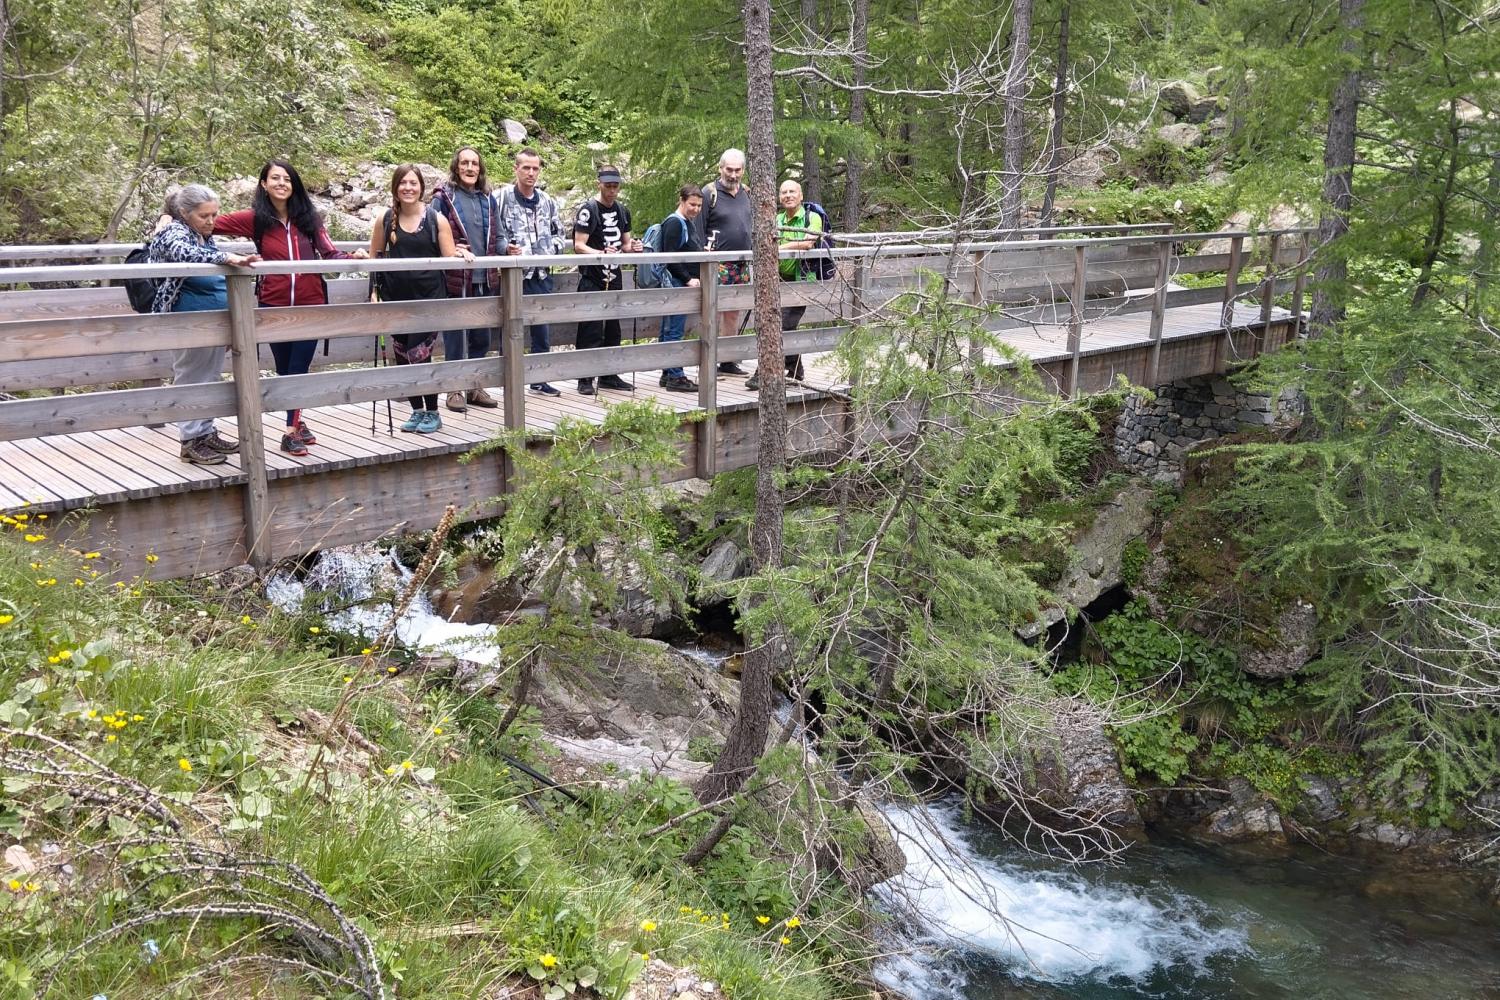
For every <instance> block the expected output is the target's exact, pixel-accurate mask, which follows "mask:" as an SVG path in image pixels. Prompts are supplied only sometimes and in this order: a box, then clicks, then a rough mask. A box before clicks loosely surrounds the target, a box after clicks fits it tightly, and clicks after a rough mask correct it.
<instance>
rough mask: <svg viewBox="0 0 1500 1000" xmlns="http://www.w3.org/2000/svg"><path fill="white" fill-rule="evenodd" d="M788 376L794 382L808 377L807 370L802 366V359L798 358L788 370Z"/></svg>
mask: <svg viewBox="0 0 1500 1000" xmlns="http://www.w3.org/2000/svg"><path fill="white" fill-rule="evenodd" d="M786 377H787V378H788V379H789V380H791V381H793V382H801V381H804V380H805V379H806V378H807V371H806V370H805V369H804V368H803V367H802V359H801V358H798V359H797V360H796V361H795V362H794V363H793V364H792V365H791V367H789V368H788V369H787V370H786Z"/></svg>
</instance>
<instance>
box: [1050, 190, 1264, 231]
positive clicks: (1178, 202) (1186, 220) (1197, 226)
mask: <svg viewBox="0 0 1500 1000" xmlns="http://www.w3.org/2000/svg"><path fill="white" fill-rule="evenodd" d="M1235 201H1236V195H1235V192H1234V189H1233V188H1232V187H1230V186H1229V185H1227V184H1210V183H1208V182H1206V181H1199V182H1197V183H1189V184H1177V185H1175V186H1173V187H1170V188H1160V187H1149V186H1145V185H1140V184H1128V185H1120V184H1106V185H1105V186H1104V187H1102V188H1100V189H1099V190H1097V191H1080V192H1063V193H1061V194H1060V196H1059V201H1058V205H1059V208H1060V212H1059V220H1060V221H1061V222H1063V223H1065V224H1068V223H1071V224H1077V225H1096V226H1102V225H1119V224H1124V223H1143V222H1170V223H1172V225H1173V226H1175V227H1176V228H1177V229H1179V230H1181V231H1184V232H1207V231H1211V230H1214V229H1218V228H1219V227H1220V226H1222V225H1223V224H1224V220H1225V219H1227V218H1229V216H1230V214H1231V213H1232V212H1233V211H1234V209H1235V207H1236V204H1235Z"/></svg>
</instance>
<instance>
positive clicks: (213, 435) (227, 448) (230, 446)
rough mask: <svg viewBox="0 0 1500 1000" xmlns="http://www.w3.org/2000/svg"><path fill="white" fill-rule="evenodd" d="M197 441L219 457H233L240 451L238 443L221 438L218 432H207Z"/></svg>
mask: <svg viewBox="0 0 1500 1000" xmlns="http://www.w3.org/2000/svg"><path fill="white" fill-rule="evenodd" d="M198 440H200V441H202V442H203V443H204V445H205V446H207V447H209V448H212V449H213V450H214V451H216V452H218V453H219V454H221V455H234V454H237V453H238V452H239V450H240V443H239V442H238V441H231V440H229V439H228V438H227V437H224V436H222V435H221V434H220V433H219V432H218V431H209V432H208V433H207V434H205V435H203V437H201V438H199V439H198Z"/></svg>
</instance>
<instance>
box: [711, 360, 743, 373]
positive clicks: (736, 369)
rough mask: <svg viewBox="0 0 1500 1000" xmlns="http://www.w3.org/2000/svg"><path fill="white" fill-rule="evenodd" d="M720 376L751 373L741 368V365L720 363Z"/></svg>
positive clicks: (730, 362) (731, 362)
mask: <svg viewBox="0 0 1500 1000" xmlns="http://www.w3.org/2000/svg"><path fill="white" fill-rule="evenodd" d="M719 374H720V375H749V374H750V373H749V372H747V371H745V369H743V368H741V367H740V366H739V365H737V364H735V363H734V362H733V361H720V362H719Z"/></svg>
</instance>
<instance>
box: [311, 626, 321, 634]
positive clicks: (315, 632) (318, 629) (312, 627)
mask: <svg viewBox="0 0 1500 1000" xmlns="http://www.w3.org/2000/svg"><path fill="white" fill-rule="evenodd" d="M308 631H309V632H311V633H312V634H313V635H317V634H318V633H319V632H321V631H323V630H322V629H320V628H318V626H316V625H312V626H309V627H308Z"/></svg>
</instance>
